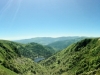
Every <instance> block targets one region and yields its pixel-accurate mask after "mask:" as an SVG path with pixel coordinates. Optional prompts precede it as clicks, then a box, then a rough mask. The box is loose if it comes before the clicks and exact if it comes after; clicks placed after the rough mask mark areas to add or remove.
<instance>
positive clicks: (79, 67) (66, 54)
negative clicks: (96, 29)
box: [41, 38, 100, 75]
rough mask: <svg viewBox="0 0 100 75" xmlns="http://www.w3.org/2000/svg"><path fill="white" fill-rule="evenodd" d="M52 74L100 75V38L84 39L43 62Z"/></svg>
mask: <svg viewBox="0 0 100 75" xmlns="http://www.w3.org/2000/svg"><path fill="white" fill-rule="evenodd" d="M41 64H42V65H43V66H45V67H46V69H47V70H48V71H49V72H50V75H100V39H98V38H96V39H84V40H82V41H81V42H77V43H75V44H72V45H71V46H69V47H68V48H66V49H64V50H63V51H61V52H58V53H57V54H55V55H53V56H52V57H50V58H48V59H47V60H44V61H42V62H41Z"/></svg>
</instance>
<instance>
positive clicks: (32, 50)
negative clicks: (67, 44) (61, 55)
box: [18, 43, 55, 60]
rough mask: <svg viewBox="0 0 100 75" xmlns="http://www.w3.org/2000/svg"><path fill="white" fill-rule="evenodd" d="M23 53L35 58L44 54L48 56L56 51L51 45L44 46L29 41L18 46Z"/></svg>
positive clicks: (45, 56)
mask: <svg viewBox="0 0 100 75" xmlns="http://www.w3.org/2000/svg"><path fill="white" fill-rule="evenodd" d="M18 50H19V52H20V54H21V55H23V56H25V57H28V58H31V59H33V60H34V58H35V57H39V56H42V57H44V58H48V57H50V56H52V54H53V53H55V51H54V49H53V48H51V47H49V46H42V45H40V44H37V43H29V44H24V45H20V46H18Z"/></svg>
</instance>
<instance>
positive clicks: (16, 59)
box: [0, 40, 47, 75]
mask: <svg viewBox="0 0 100 75" xmlns="http://www.w3.org/2000/svg"><path fill="white" fill-rule="evenodd" d="M19 46H22V45H21V44H18V43H14V42H10V41H4V40H3V41H2V40H0V75H16V74H21V75H34V74H35V75H40V74H41V75H45V74H46V73H47V72H46V69H45V68H43V67H42V66H40V65H38V64H37V63H34V62H33V61H32V60H31V59H29V58H25V57H23V56H22V55H21V54H20V52H19V48H18V47H19ZM12 71H13V72H12Z"/></svg>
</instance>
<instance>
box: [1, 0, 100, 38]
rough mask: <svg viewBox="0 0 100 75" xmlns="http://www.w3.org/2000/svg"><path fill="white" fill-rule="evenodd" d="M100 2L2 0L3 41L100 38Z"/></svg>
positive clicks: (98, 0) (85, 0)
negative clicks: (76, 37)
mask: <svg viewBox="0 0 100 75" xmlns="http://www.w3.org/2000/svg"><path fill="white" fill-rule="evenodd" d="M99 32H100V0H0V39H8V40H15V39H16V40H17V39H25V38H33V37H61V36H90V37H91V36H92V37H99V36H100V35H99Z"/></svg>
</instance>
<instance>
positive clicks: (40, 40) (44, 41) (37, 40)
mask: <svg viewBox="0 0 100 75" xmlns="http://www.w3.org/2000/svg"><path fill="white" fill-rule="evenodd" d="M78 38H79V39H80V38H86V37H78V36H72V37H58V38H52V37H37V38H31V39H22V40H14V41H15V42H19V43H24V44H25V43H31V42H35V43H38V44H42V45H48V44H50V43H53V42H57V41H64V40H71V39H78Z"/></svg>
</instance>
